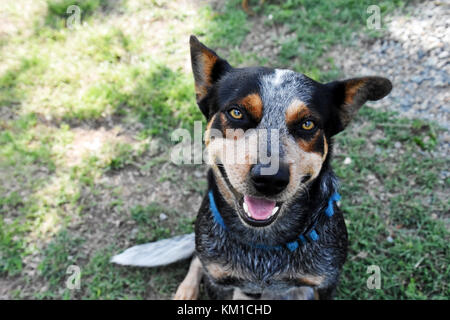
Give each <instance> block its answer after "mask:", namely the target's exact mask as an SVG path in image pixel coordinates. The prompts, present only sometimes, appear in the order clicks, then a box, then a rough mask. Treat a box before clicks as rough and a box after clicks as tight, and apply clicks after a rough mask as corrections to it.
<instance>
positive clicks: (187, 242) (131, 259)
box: [111, 233, 195, 267]
mask: <svg viewBox="0 0 450 320" xmlns="http://www.w3.org/2000/svg"><path fill="white" fill-rule="evenodd" d="M194 250H195V236H194V233H190V234H185V235H182V236H177V237H173V238H170V239H164V240H160V241H156V242H151V243H146V244H141V245H137V246H134V247H131V248H128V249H127V250H125V251H124V252H122V253H121V254H118V255H115V256H114V257H112V258H111V262H113V263H117V264H122V265H128V266H139V267H158V266H165V265H168V264H171V263H174V262H177V261H180V260H183V259H187V258H189V257H191V256H192V255H193V254H194Z"/></svg>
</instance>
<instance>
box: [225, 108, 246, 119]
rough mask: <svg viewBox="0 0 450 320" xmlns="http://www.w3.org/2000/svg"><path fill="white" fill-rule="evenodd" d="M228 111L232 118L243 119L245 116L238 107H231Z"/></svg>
mask: <svg viewBox="0 0 450 320" xmlns="http://www.w3.org/2000/svg"><path fill="white" fill-rule="evenodd" d="M228 113H229V114H230V116H231V117H232V118H234V119H237V120H239V119H242V117H243V116H244V115H243V114H242V112H241V111H239V110H238V109H231V110H230V111H228Z"/></svg>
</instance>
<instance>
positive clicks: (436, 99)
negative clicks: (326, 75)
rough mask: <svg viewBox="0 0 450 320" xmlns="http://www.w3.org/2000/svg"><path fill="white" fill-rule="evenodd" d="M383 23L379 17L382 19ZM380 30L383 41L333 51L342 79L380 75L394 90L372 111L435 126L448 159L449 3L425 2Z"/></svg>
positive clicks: (396, 17) (448, 1) (449, 125)
mask: <svg viewBox="0 0 450 320" xmlns="http://www.w3.org/2000/svg"><path fill="white" fill-rule="evenodd" d="M383 18H384V17H382V19H383ZM387 20H389V21H386V22H385V23H384V25H382V28H385V29H386V31H387V32H386V36H385V37H383V38H382V39H378V40H376V41H375V42H372V43H370V42H369V41H364V40H362V39H361V38H360V39H358V40H359V41H360V42H362V43H363V44H362V45H361V44H358V45H357V46H356V47H340V48H336V51H334V52H333V53H332V54H331V55H332V56H333V58H334V60H335V63H336V64H337V66H338V67H339V68H340V69H341V70H342V71H343V73H344V74H345V76H346V77H354V76H356V75H381V76H386V77H388V78H389V79H391V80H392V82H393V84H394V89H393V91H392V93H391V94H390V95H389V96H388V97H386V98H385V99H383V100H381V101H379V102H377V103H373V104H372V105H373V106H374V107H376V108H382V109H385V110H393V111H397V112H399V113H400V114H401V115H405V116H407V117H414V118H425V119H428V120H432V121H436V122H437V123H438V124H439V125H441V126H442V127H444V128H445V129H446V130H447V131H446V132H445V133H444V134H442V135H440V137H439V139H440V146H441V148H440V149H441V150H440V151H441V152H443V154H444V155H447V156H448V155H449V154H450V153H449V151H450V135H449V133H448V129H449V127H450V119H449V114H450V105H449V102H450V90H449V83H450V64H449V62H450V29H449V23H450V0H445V1H425V2H422V3H419V4H417V5H415V6H413V7H410V13H409V14H408V16H405V15H395V14H394V15H391V17H390V18H388V19H387Z"/></svg>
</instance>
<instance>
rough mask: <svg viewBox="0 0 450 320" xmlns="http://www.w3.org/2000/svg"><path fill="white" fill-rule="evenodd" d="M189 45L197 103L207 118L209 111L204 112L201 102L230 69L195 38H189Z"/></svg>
mask: <svg viewBox="0 0 450 320" xmlns="http://www.w3.org/2000/svg"><path fill="white" fill-rule="evenodd" d="M189 43H190V46H191V62H192V72H193V73H194V80H195V95H196V98H197V103H198V105H199V106H200V109H201V110H202V112H203V114H204V115H205V116H206V117H207V118H208V117H209V116H210V115H209V111H208V110H204V109H206V106H205V104H201V101H202V100H203V99H204V98H205V97H206V96H207V94H208V92H209V90H210V89H211V87H212V86H213V85H214V83H216V82H217V81H218V80H219V79H220V78H221V77H222V76H223V75H224V74H225V73H227V72H228V71H230V70H231V69H232V67H231V66H230V64H229V63H228V62H227V61H226V60H224V59H222V58H220V57H219V56H218V55H217V54H216V53H215V52H214V51H213V50H211V49H209V48H208V47H206V46H205V45H204V44H203V43H201V42H200V41H198V39H197V38H196V37H195V36H191V37H190V39H189Z"/></svg>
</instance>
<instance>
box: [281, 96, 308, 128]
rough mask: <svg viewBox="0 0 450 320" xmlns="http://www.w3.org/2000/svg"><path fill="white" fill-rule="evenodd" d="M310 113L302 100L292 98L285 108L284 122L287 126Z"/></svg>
mask: <svg viewBox="0 0 450 320" xmlns="http://www.w3.org/2000/svg"><path fill="white" fill-rule="evenodd" d="M309 115H311V110H309V108H308V107H307V106H306V104H305V103H304V102H303V101H300V100H298V99H294V100H293V101H292V102H291V104H290V105H289V106H288V107H287V109H286V124H287V125H288V126H289V125H291V124H292V123H294V122H296V121H298V120H300V119H302V118H304V117H307V116H309Z"/></svg>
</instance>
